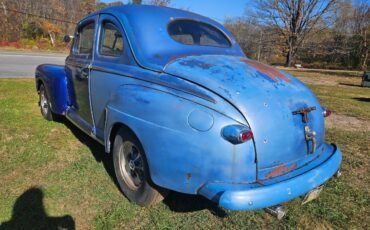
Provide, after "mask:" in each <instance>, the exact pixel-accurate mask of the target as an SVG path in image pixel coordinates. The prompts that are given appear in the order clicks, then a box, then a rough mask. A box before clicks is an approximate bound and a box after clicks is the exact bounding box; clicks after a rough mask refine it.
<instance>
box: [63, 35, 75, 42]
mask: <svg viewBox="0 0 370 230" xmlns="http://www.w3.org/2000/svg"><path fill="white" fill-rule="evenodd" d="M72 38H73V36H70V35H64V38H63V41H64V42H65V43H69V42H70V41H71V39H72Z"/></svg>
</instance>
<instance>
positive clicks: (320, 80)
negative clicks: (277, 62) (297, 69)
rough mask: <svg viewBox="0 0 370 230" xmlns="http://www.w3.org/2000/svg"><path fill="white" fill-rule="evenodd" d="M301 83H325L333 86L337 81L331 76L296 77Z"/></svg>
mask: <svg viewBox="0 0 370 230" xmlns="http://www.w3.org/2000/svg"><path fill="white" fill-rule="evenodd" d="M297 78H298V79H299V80H301V81H303V83H305V84H308V85H327V86H335V85H338V82H337V81H336V80H335V79H333V78H319V77H297Z"/></svg>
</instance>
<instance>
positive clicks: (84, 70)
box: [77, 67, 90, 80]
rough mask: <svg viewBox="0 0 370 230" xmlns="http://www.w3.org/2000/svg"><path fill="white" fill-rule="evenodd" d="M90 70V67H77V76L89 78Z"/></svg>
mask: <svg viewBox="0 0 370 230" xmlns="http://www.w3.org/2000/svg"><path fill="white" fill-rule="evenodd" d="M89 72H90V68H89V67H81V68H78V69H77V76H78V78H79V79H81V80H83V79H87V78H89Z"/></svg>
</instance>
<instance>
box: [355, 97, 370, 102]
mask: <svg viewBox="0 0 370 230" xmlns="http://www.w3.org/2000/svg"><path fill="white" fill-rule="evenodd" d="M352 99H354V100H356V101H361V102H370V97H354V98H352Z"/></svg>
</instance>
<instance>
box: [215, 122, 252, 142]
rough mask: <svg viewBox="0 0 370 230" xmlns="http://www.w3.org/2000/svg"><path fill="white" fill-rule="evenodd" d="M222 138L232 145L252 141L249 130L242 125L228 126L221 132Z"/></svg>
mask: <svg viewBox="0 0 370 230" xmlns="http://www.w3.org/2000/svg"><path fill="white" fill-rule="evenodd" d="M221 134H222V137H223V138H224V139H225V140H227V141H229V142H231V143H232V144H234V145H237V144H241V143H244V142H246V141H249V140H251V139H253V133H252V131H251V129H250V128H249V127H247V126H244V125H228V126H226V127H224V128H223V129H222V131H221Z"/></svg>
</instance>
